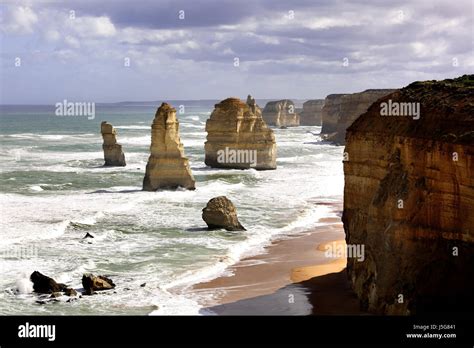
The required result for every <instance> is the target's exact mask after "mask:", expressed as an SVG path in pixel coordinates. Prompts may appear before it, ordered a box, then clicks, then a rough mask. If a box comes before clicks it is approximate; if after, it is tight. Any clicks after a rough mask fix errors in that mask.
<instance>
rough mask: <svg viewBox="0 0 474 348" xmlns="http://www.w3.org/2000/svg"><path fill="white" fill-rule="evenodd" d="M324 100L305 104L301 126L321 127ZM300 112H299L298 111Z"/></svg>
mask: <svg viewBox="0 0 474 348" xmlns="http://www.w3.org/2000/svg"><path fill="white" fill-rule="evenodd" d="M323 106H324V99H313V100H308V101H306V102H304V103H303V110H302V111H301V112H300V113H299V115H300V125H302V126H320V125H321V122H322V121H321V120H322V110H323ZM297 112H298V110H297Z"/></svg>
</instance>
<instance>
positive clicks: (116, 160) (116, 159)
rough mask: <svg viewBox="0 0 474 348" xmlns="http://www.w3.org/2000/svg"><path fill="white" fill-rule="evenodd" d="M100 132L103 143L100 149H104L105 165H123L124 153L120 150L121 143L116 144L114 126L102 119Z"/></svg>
mask: <svg viewBox="0 0 474 348" xmlns="http://www.w3.org/2000/svg"><path fill="white" fill-rule="evenodd" d="M100 132H101V133H102V138H103V139H104V143H103V144H102V149H103V150H104V160H105V164H104V165H105V166H118V167H124V166H125V165H126V163H125V155H124V154H123V151H122V145H120V144H117V132H116V131H115V128H114V127H113V126H112V125H111V124H110V123H107V121H103V122H102V123H101V124H100Z"/></svg>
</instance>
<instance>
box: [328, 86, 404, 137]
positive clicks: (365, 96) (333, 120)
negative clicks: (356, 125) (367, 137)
mask: <svg viewBox="0 0 474 348" xmlns="http://www.w3.org/2000/svg"><path fill="white" fill-rule="evenodd" d="M394 91H395V90H394V89H368V90H365V91H363V92H360V93H351V94H345V95H342V96H340V98H339V97H336V98H334V99H333V101H332V102H333V105H331V106H330V114H328V118H327V119H328V121H329V125H328V126H329V127H324V124H323V128H324V129H323V130H322V131H321V133H322V134H325V139H326V140H328V141H331V142H333V143H335V144H344V139H345V135H346V129H347V127H349V126H350V125H351V124H352V122H354V121H355V120H356V119H357V117H359V116H360V115H362V114H363V113H364V112H366V111H367V109H368V108H369V106H370V105H372V103H374V102H375V101H377V99H379V98H381V97H383V96H386V95H387V94H390V93H392V92H394Z"/></svg>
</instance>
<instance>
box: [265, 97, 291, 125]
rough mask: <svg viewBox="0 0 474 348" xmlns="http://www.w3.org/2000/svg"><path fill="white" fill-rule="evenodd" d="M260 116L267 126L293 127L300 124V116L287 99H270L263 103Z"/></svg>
mask: <svg viewBox="0 0 474 348" xmlns="http://www.w3.org/2000/svg"><path fill="white" fill-rule="evenodd" d="M262 117H263V119H264V121H265V122H266V123H267V125H269V126H276V127H295V126H299V125H300V116H299V115H298V114H297V113H296V108H295V104H294V103H293V102H292V101H291V100H288V99H284V100H278V101H271V102H268V103H267V105H265V108H264V109H263V113H262Z"/></svg>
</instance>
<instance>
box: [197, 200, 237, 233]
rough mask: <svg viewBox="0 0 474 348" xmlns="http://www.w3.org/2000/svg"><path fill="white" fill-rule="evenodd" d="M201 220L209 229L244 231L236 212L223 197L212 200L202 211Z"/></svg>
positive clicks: (230, 203)
mask: <svg viewBox="0 0 474 348" xmlns="http://www.w3.org/2000/svg"><path fill="white" fill-rule="evenodd" d="M202 219H203V220H204V221H205V222H206V224H207V226H208V227H209V229H219V228H225V229H226V230H227V231H245V228H244V227H243V226H242V225H241V224H240V222H239V219H238V218H237V210H236V209H235V206H234V204H233V203H232V201H231V200H230V199H228V198H227V197H225V196H219V197H215V198H212V199H211V200H210V201H209V202H207V205H206V207H205V208H204V209H203V210H202Z"/></svg>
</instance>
